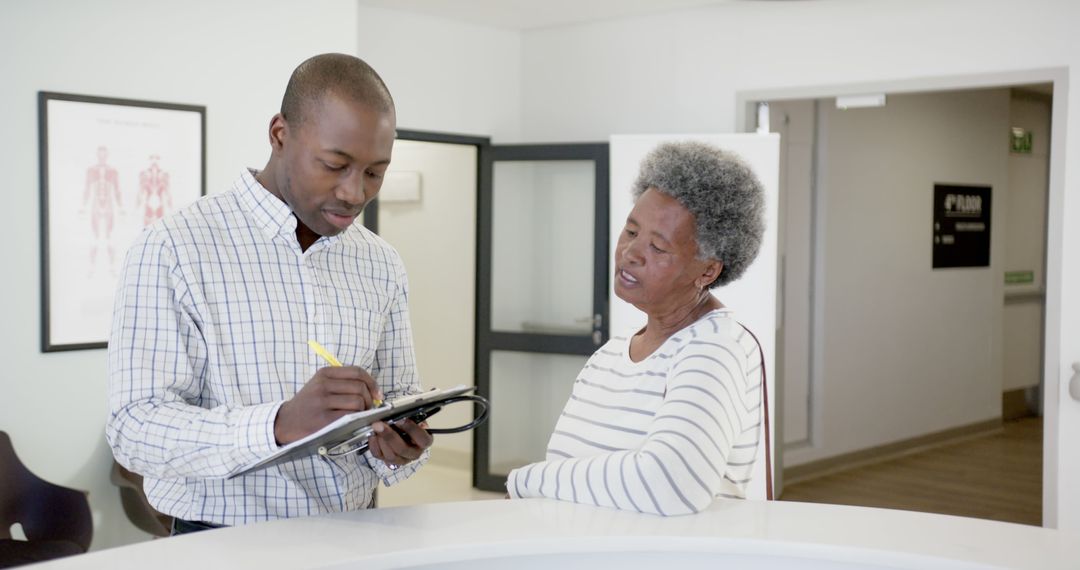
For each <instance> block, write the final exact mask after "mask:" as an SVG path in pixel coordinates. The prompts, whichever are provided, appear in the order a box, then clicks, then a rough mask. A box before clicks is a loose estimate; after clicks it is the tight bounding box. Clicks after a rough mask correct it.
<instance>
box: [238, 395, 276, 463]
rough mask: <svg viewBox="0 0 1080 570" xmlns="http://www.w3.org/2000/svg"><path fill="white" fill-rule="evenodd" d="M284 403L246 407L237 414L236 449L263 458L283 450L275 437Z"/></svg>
mask: <svg viewBox="0 0 1080 570" xmlns="http://www.w3.org/2000/svg"><path fill="white" fill-rule="evenodd" d="M283 403H284V402H271V403H268V404H258V405H255V406H245V407H244V408H242V409H240V410H239V411H238V413H237V421H236V427H237V430H236V437H237V441H236V447H237V448H238V449H243V450H245V451H248V452H250V453H252V454H254V455H255V456H256V457H263V456H265V455H267V454H269V453H273V452H275V451H277V450H278V449H280V448H281V446H279V445H278V444H277V438H276V437H274V421H275V420H276V419H277V413H278V409H279V408H281V404H283Z"/></svg>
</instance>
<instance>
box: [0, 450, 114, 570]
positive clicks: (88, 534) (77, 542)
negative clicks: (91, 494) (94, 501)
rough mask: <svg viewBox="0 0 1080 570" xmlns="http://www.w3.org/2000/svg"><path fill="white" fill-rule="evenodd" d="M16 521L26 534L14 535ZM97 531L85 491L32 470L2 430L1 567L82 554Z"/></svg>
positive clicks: (0, 496)
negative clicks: (62, 483)
mask: <svg viewBox="0 0 1080 570" xmlns="http://www.w3.org/2000/svg"><path fill="white" fill-rule="evenodd" d="M15 523H19V524H21V525H22V529H23V533H24V534H25V535H26V540H15V539H13V538H11V530H10V529H11V526H12V525H13V524H15ZM93 534H94V525H93V521H92V519H91V516H90V502H89V501H87V499H86V493H85V492H83V491H76V490H75V489H69V488H67V487H61V486H60V485H54V484H52V483H49V482H48V481H45V480H43V479H41V478H39V477H38V476H36V475H34V474H33V473H31V472H30V470H29V469H27V468H26V466H25V465H23V464H22V462H21V461H19V457H18V456H17V455H15V448H14V447H12V445H11V438H10V437H8V434H7V433H5V432H3V431H0V568H10V567H12V566H18V565H20V564H29V563H31V562H40V561H43V560H52V559H54V558H61V557H64V556H71V555H73V554H81V553H83V552H86V550H87V549H88V548H90V539H91V538H92V537H93Z"/></svg>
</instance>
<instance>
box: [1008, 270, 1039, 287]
mask: <svg viewBox="0 0 1080 570" xmlns="http://www.w3.org/2000/svg"><path fill="white" fill-rule="evenodd" d="M1034 282H1035V272H1034V271H1006V272H1005V284H1006V285H1020V284H1023V283H1034Z"/></svg>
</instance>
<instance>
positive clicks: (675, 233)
mask: <svg viewBox="0 0 1080 570" xmlns="http://www.w3.org/2000/svg"><path fill="white" fill-rule="evenodd" d="M633 191H634V195H635V198H636V202H635V205H634V209H633V211H632V212H630V215H629V216H628V217H627V218H626V225H625V227H624V228H623V231H622V234H621V235H620V236H619V241H618V245H617V247H616V250H615V275H614V278H615V294H616V295H618V296H619V298H620V299H623V300H625V301H627V302H629V303H631V304H633V305H634V306H635V307H637V308H638V309H640V310H642V311H643V312H645V313H646V314H647V315H648V322H647V324H646V325H645V327H644V328H643V329H641V330H639V331H637V332H636V333H635V334H633V335H630V336H616V337H614V338H612V339H611V340H610V341H608V342H607V344H605V345H604V346H602V347H600V349H599V350H598V351H597V352H596V353H595V354H593V355H592V357H591V358H590V359H589V361H588V363H587V364H586V365H585V368H584V369H583V370H582V371H581V373H580V374H579V376H578V378H577V381H576V382H575V383H574V388H573V392H572V394H571V396H570V400H569V401H568V402H567V403H566V407H565V408H564V409H563V412H562V415H561V416H560V417H559V421H558V424H557V425H556V426H555V432H554V433H553V434H552V435H551V440H550V441H549V442H548V449H547V460H546V461H542V462H539V463H533V464H531V465H526V466H525V467H522V468H520V469H515V470H514V471H512V472H511V473H510V476H509V478H508V479H507V482H506V489H507V492H508V495H509V496H510V497H511V498H525V497H549V498H553V499H561V500H565V501H573V502H577V503H587V504H591V505H600V506H605V507H615V508H618V509H625V510H631V511H639V512H646V513H654V514H661V515H678V514H686V513H695V512H698V511H701V510H702V509H704V508H706V507H708V506H709V504H710V503H711V502H712V501H713V499H714V498H716V497H725V498H745V496H746V495H745V491H746V483H747V482H748V480H749V479H750V470H751V467H752V466H753V463H754V458H755V455H756V454H757V448H758V435H759V429H758V428H759V426H760V422H761V420H760V412H761V405H760V399H761V390H760V386H761V382H762V376H761V375H762V370H761V366H760V363H761V359H760V356H759V353H758V350H759V349H758V346H757V344H756V341H755V340H754V339H753V337H752V335H750V334H747V332H746V331H745V330H744V329H743V328H742V327H741V326H740V325H739V324H738V323H737V322H736V320H735V316H734V313H733V312H732V310H731V309H729V308H727V307H725V306H724V305H723V303H721V302H720V300H718V299H717V298H716V297H714V296H713V295H712V293H711V291H712V290H713V289H715V288H717V287H719V286H722V285H725V284H727V283H730V282H732V281H734V280H735V279H738V278H739V276H741V275H742V273H743V271H745V270H746V268H747V266H749V265H750V263H751V261H753V259H754V257H755V256H756V255H757V251H758V248H759V246H760V244H761V239H762V235H763V233H764V219H763V215H764V208H765V206H764V202H765V200H764V192H763V190H762V187H761V184H760V183H759V182H758V180H757V178H756V177H755V176H754V174H753V172H751V170H750V168H749V167H747V166H746V164H744V163H743V162H742V161H741V160H739V159H738V158H737V157H735V156H733V155H731V154H729V153H726V152H724V151H721V150H719V149H717V148H714V147H712V146H709V145H706V144H702V143H693V142H684V143H669V144H663V145H661V146H659V147H658V148H656V149H654V150H653V151H652V152H651V153H650V154H649V155H648V156H647V157H646V158H645V160H644V161H643V162H642V165H641V172H640V174H639V176H638V179H637V181H636V183H635V185H634V189H633Z"/></svg>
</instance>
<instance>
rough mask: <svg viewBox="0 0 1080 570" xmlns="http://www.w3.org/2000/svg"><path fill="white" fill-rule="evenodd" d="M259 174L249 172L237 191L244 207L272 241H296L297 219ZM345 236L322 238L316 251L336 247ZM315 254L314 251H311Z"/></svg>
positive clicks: (251, 170) (240, 179) (252, 170)
mask: <svg viewBox="0 0 1080 570" xmlns="http://www.w3.org/2000/svg"><path fill="white" fill-rule="evenodd" d="M258 174H259V171H257V170H255V169H253V168H245V169H244V171H243V172H242V173H241V174H240V178H239V179H237V181H236V182H235V183H234V184H233V188H234V189H235V190H236V192H237V193H238V194H239V195H240V203H241V204H242V205H243V207H244V208H245V209H246V210H248V211H249V212H250V213H251V219H252V221H253V222H254V224H255V225H256V226H258V228H259V229H260V230H261V231H262V232H263V234H264V235H266V237H267V238H268V239H273V238H274V237H275V236H284V237H286V238H288V239H291V240H292V241H294V242H295V241H296V224H297V220H296V215H295V214H293V211H292V208H290V207H289V205H288V204H286V203H285V201H284V200H282V199H281V198H278V197H277V196H275V195H273V194H272V193H270V191H269V190H267V189H266V187H265V186H263V185H262V184H261V183H260V182H259V181H258V180H257V179H256V178H255V176H257V175H258ZM340 237H341V234H338V235H335V236H331V237H327V236H321V237H319V239H317V240H316V241H315V243H314V244H312V246H311V247H312V248H315V249H322V248H325V247H329V246H331V245H333V244H334V243H336V242H337V241H338V239H339V238H340ZM309 251H312V249H309Z"/></svg>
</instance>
